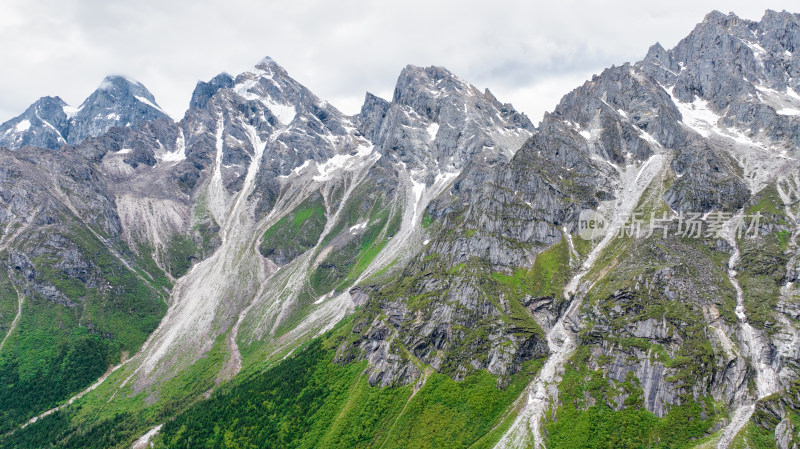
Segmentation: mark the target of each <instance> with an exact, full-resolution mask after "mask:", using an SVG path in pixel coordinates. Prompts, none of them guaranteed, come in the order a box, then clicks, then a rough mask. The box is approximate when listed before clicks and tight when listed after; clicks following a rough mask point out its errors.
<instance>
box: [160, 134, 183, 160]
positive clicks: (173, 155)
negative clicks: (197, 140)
mask: <svg viewBox="0 0 800 449" xmlns="http://www.w3.org/2000/svg"><path fill="white" fill-rule="evenodd" d="M156 157H157V158H158V159H160V160H161V161H163V162H180V161H182V160H185V159H186V138H185V137H184V135H183V130H181V132H180V134H178V138H177V139H176V140H175V151H169V152H164V153H161V154H159V155H156Z"/></svg>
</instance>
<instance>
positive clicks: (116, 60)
mask: <svg viewBox="0 0 800 449" xmlns="http://www.w3.org/2000/svg"><path fill="white" fill-rule="evenodd" d="M755 3H758V5H756V4H755ZM794 5H796V0H794V1H777V0H776V1H771V0H770V1H763V2H762V1H759V2H753V1H752V0H749V1H747V0H728V1H704V0H688V1H687V0H677V1H669V2H650V1H642V0H633V1H618V2H610V1H585V2H578V1H570V0H551V1H547V2H533V1H503V0H500V1H498V0H495V1H493V2H477V1H471V0H461V1H435V0H425V1H416V0H414V1H372V2H367V1H354V0H336V1H330V0H328V1H323V0H318V1H303V0H294V1H274V0H273V1H269V0H267V1H263V0H262V1H247V0H224V1H223V0H146V1H134V0H125V1H119V0H0V61H2V62H3V64H2V66H3V67H2V69H0V122H4V121H6V120H8V119H9V118H11V117H13V116H16V115H18V114H20V113H22V112H23V111H24V110H25V109H26V108H27V106H29V105H30V104H31V103H33V102H34V101H36V99H38V98H39V97H41V96H44V95H58V96H61V98H63V99H64V100H65V101H66V102H67V103H70V104H71V105H74V106H77V105H79V104H80V103H81V102H82V101H83V99H84V98H85V97H86V96H88V95H89V94H90V93H91V92H92V91H93V90H94V89H95V88H96V87H97V85H98V84H99V83H100V81H101V80H102V79H103V77H104V76H106V75H108V74H112V73H114V74H123V75H127V76H129V77H131V78H134V79H137V80H139V81H141V82H142V83H144V84H145V85H146V86H147V87H148V88H149V89H150V90H151V91H152V92H153V94H154V95H155V97H156V100H157V101H158V103H159V104H160V105H161V106H162V107H163V108H164V110H165V111H166V112H167V113H169V114H170V115H172V116H173V118H175V119H180V118H181V117H183V113H184V111H185V109H186V107H187V106H188V103H189V98H190V97H191V93H192V90H193V89H194V86H195V84H196V83H197V81H198V80H208V79H210V78H211V77H213V76H214V75H216V74H218V73H220V72H228V73H231V74H234V75H235V74H237V73H240V72H242V71H245V70H247V69H249V68H250V67H251V66H253V65H254V64H255V63H257V62H258V61H259V60H261V59H262V58H263V57H264V56H271V57H272V58H273V59H275V60H276V61H277V62H278V63H279V64H281V65H282V66H283V67H284V68H286V70H287V71H288V72H289V74H290V75H291V76H292V77H294V78H295V79H297V80H298V81H299V82H301V83H303V84H305V85H306V86H307V87H308V88H309V89H311V90H312V91H313V92H314V93H316V94H317V95H318V96H320V97H321V98H323V99H325V100H328V101H329V102H331V103H332V104H334V105H335V106H337V107H338V108H339V109H341V110H342V111H344V112H345V113H348V114H354V113H356V112H358V109H359V108H360V106H361V102H362V101H363V98H364V93H365V92H366V91H370V92H373V93H375V94H377V95H379V96H382V97H384V98H387V99H389V98H391V95H392V91H393V89H394V84H395V81H396V79H397V76H398V74H399V73H400V70H401V69H402V68H403V67H404V66H405V65H407V64H415V65H421V66H422V65H425V66H427V65H441V66H444V67H447V68H448V69H450V70H451V71H453V72H454V73H456V74H457V75H459V76H460V77H461V78H464V79H466V80H467V81H469V82H471V83H472V84H474V85H476V86H477V87H478V88H481V89H483V88H486V87H488V88H489V89H491V90H492V92H494V93H495V95H496V96H497V97H498V98H499V99H500V100H501V101H503V102H511V103H513V104H514V106H516V107H517V109H519V110H521V111H523V112H525V113H527V114H528V115H529V116H530V117H531V119H532V120H534V122H538V120H539V119H540V118H541V116H542V114H543V113H544V112H545V111H548V110H551V109H552V108H553V107H554V106H555V104H556V103H557V102H558V100H559V99H560V98H561V96H562V95H564V94H565V93H567V92H568V91H570V90H571V89H573V88H575V87H577V86H578V85H579V84H581V83H582V82H583V81H584V80H586V79H588V78H590V77H591V75H592V74H594V73H598V72H599V71H601V70H602V69H603V68H605V67H608V66H611V65H612V64H617V65H619V64H622V63H624V62H626V61H630V62H634V61H637V60H639V59H641V58H642V57H643V56H644V55H645V53H646V52H647V48H648V47H649V46H650V45H651V44H653V43H654V42H656V41H659V42H661V44H662V45H664V47H666V48H671V47H672V46H674V45H675V44H676V43H677V42H678V41H679V40H680V39H681V38H682V37H684V36H685V35H686V34H688V33H689V32H690V31H691V30H692V29H693V28H694V26H695V24H696V23H698V22H700V21H701V20H702V19H703V16H704V15H705V14H706V13H707V12H709V11H711V10H714V9H718V10H720V11H722V12H725V13H727V12H729V11H733V12H735V13H736V14H738V15H739V16H740V17H743V18H747V19H753V20H758V19H760V18H761V17H762V15H763V13H764V10H765V9H767V8H769V9H776V10H783V9H787V10H790V11H791V10H792V9H793V8H794V11H793V12H800V11H799V10H800V8H798V7H797V6H794Z"/></svg>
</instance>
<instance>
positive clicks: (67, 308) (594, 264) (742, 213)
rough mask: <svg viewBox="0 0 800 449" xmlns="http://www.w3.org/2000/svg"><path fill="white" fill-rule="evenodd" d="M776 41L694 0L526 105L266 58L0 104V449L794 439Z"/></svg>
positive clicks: (784, 69) (439, 72) (793, 201)
mask: <svg viewBox="0 0 800 449" xmlns="http://www.w3.org/2000/svg"><path fill="white" fill-rule="evenodd" d="M798 49H800V15H798V14H792V13H788V12H774V11H767V12H766V13H765V15H764V17H763V18H762V19H761V20H760V21H749V20H744V19H741V18H739V17H737V16H736V15H734V14H732V13H731V14H728V15H725V14H722V13H719V12H716V11H715V12H712V13H710V14H708V15H707V16H706V17H705V18H704V19H703V21H702V22H701V23H699V24H698V25H697V26H696V27H695V29H694V30H693V31H692V32H691V33H690V34H689V35H688V36H687V37H685V38H684V39H683V40H681V41H680V42H679V43H678V44H677V45H676V46H675V47H674V48H672V49H669V50H667V49H665V48H663V47H662V46H661V45H660V44H655V45H653V46H651V47H650V48H649V50H648V51H647V53H646V56H645V57H644V59H642V60H641V61H639V62H636V63H633V64H631V63H625V64H623V65H621V66H613V67H611V68H608V69H606V70H604V71H602V72H601V73H600V74H598V75H595V76H594V77H592V79H591V80H588V81H586V82H585V83H584V84H583V85H581V86H579V87H577V88H576V89H574V90H573V91H571V92H569V93H567V94H566V95H565V96H564V97H563V98H562V100H561V101H560V103H559V104H558V105H557V106H556V108H555V109H554V110H553V111H552V112H549V113H546V114H545V116H544V118H543V119H542V121H541V122H540V123H538V124H537V125H534V124H533V123H532V122H531V121H530V120H529V119H528V118H527V117H526V116H525V115H524V114H522V113H520V112H518V111H517V110H515V109H514V107H513V106H512V105H511V104H508V103H502V102H501V101H499V100H498V99H497V98H496V97H495V96H494V95H493V94H492V93H491V92H490V91H489V90H488V89H486V90H484V91H480V90H478V89H477V88H476V87H474V86H472V85H471V84H469V83H468V82H466V81H464V80H462V79H461V78H459V77H458V76H456V75H455V74H453V73H451V72H450V71H448V70H446V69H444V68H442V67H417V66H413V65H409V66H407V67H405V68H404V69H403V70H402V71H401V73H400V75H399V78H398V81H397V84H396V86H395V89H394V94H393V97H392V98H391V99H383V98H380V97H377V96H375V95H372V94H370V93H367V94H366V96H365V99H364V103H363V106H362V107H361V110H360V112H359V113H358V114H356V115H354V116H348V115H346V114H343V113H342V112H340V111H339V110H338V109H336V108H335V107H334V106H333V105H331V104H330V103H328V102H326V101H325V100H323V99H320V98H318V97H317V96H316V95H314V93H312V92H311V91H309V90H308V89H307V88H306V87H304V86H303V85H301V84H300V83H298V82H297V81H296V80H295V79H293V78H292V77H290V76H289V74H288V73H287V72H286V70H284V69H283V68H282V67H281V66H280V65H278V64H277V63H276V62H275V61H273V60H272V59H270V58H265V59H264V60H262V61H260V62H259V63H258V64H257V65H256V66H255V67H254V68H253V69H251V70H250V71H247V72H244V73H241V74H238V75H236V76H232V75H229V74H227V73H222V74H220V75H218V76H216V77H214V78H213V79H211V80H209V81H208V82H199V83H198V84H197V86H196V88H195V90H194V93H193V95H192V98H191V102H190V106H189V108H188V110H187V111H186V113H185V115H184V117H183V118H182V119H181V120H180V121H174V120H172V119H171V118H170V117H169V116H168V115H166V114H165V113H164V112H163V111H162V110H161V108H160V107H159V106H158V104H157V102H156V100H155V98H154V97H153V95H152V94H151V93H150V92H149V91H148V90H147V89H146V88H145V87H144V86H143V85H141V84H140V83H138V82H136V81H133V80H130V79H128V78H125V77H121V76H110V77H107V78H106V79H105V80H103V82H102V83H101V84H100V86H99V87H98V89H97V90H96V91H95V92H93V93H92V94H91V95H90V96H89V97H88V98H87V99H86V100H85V101H84V102H83V103H82V104H81V105H80V106H79V107H77V108H73V107H70V106H68V105H67V104H66V103H64V102H63V101H62V100H61V99H60V98H58V97H55V98H54V97H45V98H42V99H40V100H39V101H37V102H36V103H34V104H33V105H32V106H30V107H29V108H28V109H27V110H26V111H25V112H24V113H23V114H21V115H20V116H18V117H16V118H14V119H11V120H10V121H8V122H6V123H4V124H3V125H0V146H2V147H3V148H2V149H0V266H1V267H2V269H0V386H2V388H0V415H2V419H1V420H0V447H8V448H29V447H35V448H45V447H52V448H56V447H58V448H70V447H75V448H95V447H96V448H110V447H134V448H144V447H220V448H223V447H241V448H250V447H293V448H299V447H325V448H333V447H342V448H352V447H381V448H400V447H407V448H412V447H413V448H422V447H435V448H445V447H453V448H456V447H458V448H483V447H486V448H492V447H494V448H525V447H536V448H538V447H553V448H576V447H697V448H706V447H718V448H728V447H753V448H756V447H758V448H761V447H778V448H797V447H798V445H800V396H799V395H798V392H800V380H799V379H800V363H799V362H800V321H798V320H800V291H799V290H798V289H797V288H796V285H795V284H796V282H797V281H798V273H800V265H798V264H799V262H798V258H797V253H798V244H799V243H800V242H798V236H800V222H798V218H799V215H798V214H800V163H798V157H800V56H798V53H797V51H798ZM589 218H591V220H590V219H589ZM589 223H592V226H594V224H598V223H599V224H600V226H599V227H597V228H595V227H590V228H589V230H591V231H592V232H590V233H588V234H587V232H586V231H587V225H588V224H589ZM598 231H599V232H598Z"/></svg>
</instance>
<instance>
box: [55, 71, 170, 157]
mask: <svg viewBox="0 0 800 449" xmlns="http://www.w3.org/2000/svg"><path fill="white" fill-rule="evenodd" d="M158 119H167V120H169V117H168V116H167V114H165V113H164V111H163V110H162V109H161V107H160V106H159V105H158V103H156V99H155V97H154V96H153V94H152V93H151V92H150V91H149V90H147V88H146V87H145V86H144V85H143V84H142V83H140V82H138V81H135V80H133V79H131V78H128V77H125V76H121V75H110V76H107V77H105V78H104V79H103V81H102V82H101V83H100V85H99V86H98V87H97V89H96V90H95V91H94V92H93V93H92V94H91V95H89V97H88V98H87V99H86V100H84V102H83V103H82V104H81V106H80V107H79V108H78V110H77V111H76V112H75V114H74V115H73V117H72V118H71V123H70V126H69V129H68V130H67V134H66V136H65V139H66V141H67V142H68V143H70V144H77V143H79V142H81V141H83V140H84V139H86V138H87V137H96V136H99V135H100V134H102V133H104V132H106V131H108V130H109V129H110V128H112V127H114V126H136V125H138V124H139V123H142V122H146V121H151V120H158Z"/></svg>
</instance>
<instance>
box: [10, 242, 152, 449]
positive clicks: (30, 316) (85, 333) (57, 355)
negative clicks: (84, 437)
mask: <svg viewBox="0 0 800 449" xmlns="http://www.w3.org/2000/svg"><path fill="white" fill-rule="evenodd" d="M67 238H68V239H69V242H72V243H73V244H74V245H75V246H76V247H77V249H78V250H79V251H80V254H82V255H85V257H90V258H91V268H90V269H89V270H87V272H85V273H81V272H79V274H78V276H75V274H74V271H75V270H71V269H70V268H71V267H70V266H69V264H65V263H64V261H63V260H61V259H60V258H59V257H58V256H56V255H53V254H50V253H44V254H42V255H40V256H37V257H36V258H34V259H33V260H32V263H33V266H34V267H35V269H36V275H35V279H34V280H35V282H37V283H42V284H45V285H47V284H50V285H52V286H54V287H55V288H56V289H57V291H58V292H60V293H61V294H62V295H63V298H65V299H64V304H60V303H56V302H53V301H51V300H49V299H47V298H46V297H45V296H43V295H42V294H41V293H39V292H37V291H35V290H33V289H32V288H30V287H26V288H25V294H26V301H25V306H24V308H23V313H22V316H21V319H20V322H19V327H18V331H17V332H15V334H14V335H12V336H11V337H10V338H9V340H8V342H7V343H6V346H5V347H4V348H3V353H2V354H1V355H0V385H2V386H3V388H0V434H2V433H5V432H8V431H9V430H12V429H13V428H14V427H15V426H17V425H18V424H20V423H22V422H24V421H25V420H27V419H29V418H31V417H32V416H34V415H35V414H37V413H39V412H42V411H44V410H46V409H48V408H51V407H53V406H55V405H57V404H58V403H59V402H61V401H63V400H64V399H66V398H68V397H69V396H71V395H73V394H75V393H78V392H80V391H81V390H82V389H84V388H86V387H88V386H89V385H90V384H91V383H92V382H94V381H95V380H96V379H97V378H98V377H99V376H100V375H102V374H103V373H104V372H105V371H106V370H107V369H108V367H109V366H111V365H114V364H116V363H119V362H120V361H121V359H122V357H123V355H124V354H126V353H133V352H135V351H136V350H137V349H138V348H139V346H141V344H142V343H143V342H144V341H145V339H146V338H147V336H148V335H149V334H150V332H152V331H153V330H154V329H155V328H156V327H157V326H158V323H159V321H160V319H161V317H162V316H163V314H164V313H165V311H166V304H165V302H164V299H163V296H165V292H163V291H162V290H161V289H160V288H158V287H157V286H156V282H155V281H154V282H153V283H152V284H151V283H146V282H145V281H143V279H144V278H143V277H140V276H139V275H137V274H138V273H136V272H132V271H131V270H130V269H128V268H127V267H125V266H124V265H123V264H122V263H121V262H120V261H119V260H118V259H117V258H116V257H115V256H114V255H113V254H111V252H110V251H109V250H108V249H107V248H106V247H105V245H104V244H103V243H102V242H101V241H100V240H98V239H97V237H95V236H94V235H93V234H92V233H91V232H89V231H88V230H85V229H84V228H80V227H74V228H72V229H71V231H70V232H69V234H68V236H67ZM13 282H15V283H18V284H19V283H23V284H24V281H23V280H21V279H15V280H13Z"/></svg>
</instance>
